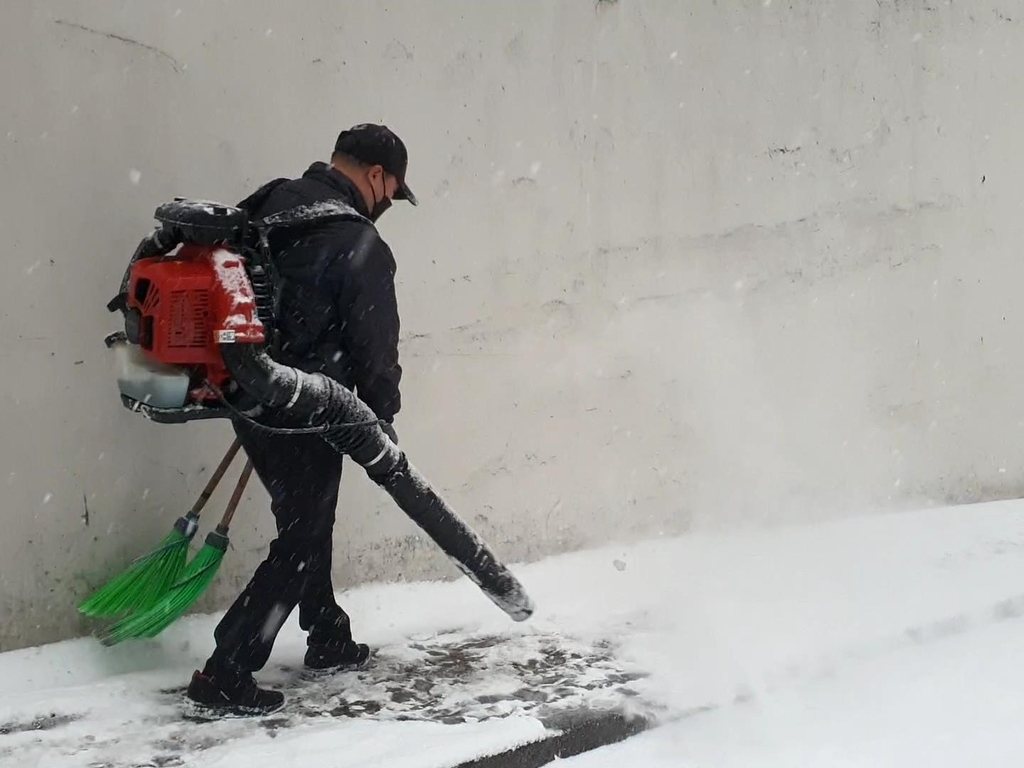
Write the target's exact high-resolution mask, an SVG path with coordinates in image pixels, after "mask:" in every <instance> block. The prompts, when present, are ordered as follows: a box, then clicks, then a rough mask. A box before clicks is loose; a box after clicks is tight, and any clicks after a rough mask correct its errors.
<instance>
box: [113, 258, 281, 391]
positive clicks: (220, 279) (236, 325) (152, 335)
mask: <svg viewBox="0 0 1024 768" xmlns="http://www.w3.org/2000/svg"><path fill="white" fill-rule="evenodd" d="M127 307H128V314H129V316H131V315H136V313H137V315H136V319H137V322H138V330H137V336H138V338H137V339H132V341H135V342H136V343H137V344H138V345H139V346H140V347H141V348H142V350H143V351H144V352H145V354H146V355H148V356H149V357H151V358H152V359H154V360H157V361H159V362H161V363H166V364H168V365H178V366H184V367H188V368H191V369H193V370H194V374H195V376H194V380H195V381H196V382H202V381H203V380H204V379H206V380H209V381H210V382H211V383H212V384H214V385H216V386H217V387H220V388H223V387H224V386H225V385H226V384H227V383H228V382H229V381H230V379H231V376H230V374H229V373H228V370H227V369H226V368H225V367H224V362H223V359H222V357H221V354H220V345H221V344H239V343H241V344H259V343H262V342H263V341H264V329H263V324H262V323H261V322H260V320H259V317H258V316H257V314H256V297H255V294H254V293H253V290H252V283H251V282H250V281H249V276H248V275H247V274H246V271H245V265H244V258H243V257H242V256H240V255H239V254H237V253H234V252H232V251H229V250H227V249H225V248H222V247H217V246H206V245H195V244H187V245H183V246H182V247H181V248H180V249H179V251H178V252H177V253H176V254H174V256H173V257H170V258H168V257H166V256H164V257H158V258H149V259H140V260H139V261H137V262H135V263H134V264H133V265H132V267H131V274H130V277H129V283H128V297H127ZM192 394H193V397H195V398H196V399H212V393H210V392H208V391H204V390H202V387H201V386H199V387H198V389H197V390H196V391H194V392H193V393H192Z"/></svg>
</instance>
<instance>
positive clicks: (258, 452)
mask: <svg viewBox="0 0 1024 768" xmlns="http://www.w3.org/2000/svg"><path fill="white" fill-rule="evenodd" d="M407 166H408V153H407V151H406V148H405V145H404V144H403V143H402V141H401V140H400V139H399V138H398V137H397V136H396V135H395V134H394V133H392V132H391V131H390V130H389V129H388V128H386V127H385V126H381V125H369V124H364V125H358V126H355V127H353V128H352V129H350V130H346V131H343V132H342V133H341V134H340V135H339V136H338V139H337V142H336V144H335V149H334V153H333V155H332V156H331V162H330V164H327V163H323V162H315V163H313V164H312V165H311V166H310V167H309V168H308V170H306V172H305V173H304V174H303V175H302V177H301V178H298V179H294V180H287V179H277V180H274V181H271V182H269V183H268V184H265V185H264V186H263V187H261V188H260V189H259V190H257V191H256V192H255V193H253V194H252V195H251V196H250V197H248V198H246V199H245V200H243V201H242V202H241V203H240V204H239V206H240V207H242V208H245V209H246V210H247V211H248V212H249V215H250V217H252V218H262V217H264V216H268V215H270V214H273V213H277V212H280V211H283V210H287V209H291V208H295V207H297V206H301V205H307V204H310V203H316V202H321V201H328V200H334V201H341V202H344V203H346V204H348V205H349V206H351V207H352V208H354V209H355V210H356V211H357V212H358V213H360V214H362V216H364V217H366V219H368V220H369V221H356V220H352V221H340V222H339V221H336V222H330V223H326V224H319V225H315V226H313V227H312V228H310V229H308V230H304V231H303V232H301V233H299V234H294V233H293V234H288V233H287V231H285V235H284V236H287V237H288V238H290V239H289V240H286V241H282V242H273V241H272V242H271V251H272V254H273V260H274V263H275V265H276V266H277V269H278V272H279V277H280V288H281V303H280V309H279V312H278V317H277V327H278V329H279V330H280V351H279V352H278V353H277V357H278V359H279V360H280V361H281V362H283V363H285V364H287V365H291V366H294V367H296V368H300V369H302V370H305V371H311V372H312V371H320V372H323V373H324V374H326V375H328V376H331V377H332V378H334V379H336V380H338V381H339V382H341V383H342V384H344V385H345V386H348V387H350V388H351V389H353V390H355V392H356V393H357V394H358V395H359V397H360V398H361V399H362V400H363V401H364V402H365V403H366V404H367V405H368V406H370V408H372V409H373V411H374V412H375V414H376V415H377V417H378V418H379V419H380V420H381V422H382V426H383V427H384V429H385V431H386V432H388V434H389V436H390V437H391V438H392V439H393V440H394V441H395V442H397V436H396V435H395V431H394V427H393V425H392V422H393V420H394V417H395V415H396V414H397V413H398V411H399V409H400V407H401V398H400V393H399V382H400V380H401V375H402V369H401V366H400V365H399V363H398V335H399V318H398V307H397V302H396V299H395V284H394V275H395V271H396V265H395V260H394V257H393V256H392V253H391V250H390V249H389V248H388V246H387V245H386V244H385V242H384V241H383V240H382V239H381V237H380V235H379V234H378V232H377V230H376V228H375V226H373V224H371V223H370V222H376V221H377V220H378V219H379V218H380V216H381V215H382V214H383V213H384V212H385V211H386V210H387V209H388V208H390V207H391V201H392V200H407V201H409V202H410V203H412V204H413V205H416V204H417V200H416V197H415V196H414V195H413V193H412V192H411V191H410V189H409V187H408V186H407V185H406V182H405V173H406V168H407ZM274 424H275V425H277V426H282V427H288V426H295V425H289V424H288V423H287V422H284V421H281V422H274ZM233 426H234V429H235V432H236V434H237V435H238V437H239V439H240V441H241V443H242V446H243V448H244V449H245V451H246V453H247V454H248V456H249V458H250V459H251V461H252V462H253V468H254V470H255V471H256V473H257V475H258V476H259V478H260V480H261V481H262V482H263V485H264V486H265V487H266V489H267V492H268V493H269V494H270V498H271V510H272V512H273V514H274V517H275V519H276V523H277V531H278V536H277V538H276V539H275V540H274V541H273V542H272V543H271V545H270V552H269V554H268V556H267V559H266V560H264V561H263V563H262V564H261V565H260V566H259V568H257V570H256V572H255V574H254V575H253V577H252V580H251V581H250V582H249V584H248V586H247V587H246V589H245V591H243V592H242V594H241V595H240V596H239V597H238V599H237V600H236V601H235V603H234V604H233V605H232V606H231V607H230V608H229V609H228V611H227V613H226V614H225V616H224V618H223V620H222V621H221V622H220V624H219V625H218V626H217V628H216V630H215V632H214V637H215V639H216V649H215V650H214V652H213V654H212V655H211V656H210V658H209V660H208V661H207V663H206V666H205V667H204V668H203V670H202V671H201V672H200V671H196V673H195V674H194V675H193V678H192V682H191V684H190V686H189V688H188V693H187V695H188V697H189V698H190V699H191V700H192V701H194V702H196V703H197V704H200V705H203V706H205V707H213V708H217V709H219V708H223V709H225V710H230V711H234V712H255V713H260V712H267V711H272V710H274V709H277V708H278V707H280V706H281V705H282V703H283V701H284V696H283V695H282V694H281V693H280V692H278V691H272V690H265V689H262V688H260V687H258V686H257V684H256V682H255V680H254V679H253V675H252V673H253V672H255V671H258V670H260V669H262V668H263V666H264V665H265V664H266V662H267V659H268V658H269V656H270V652H271V649H272V646H273V643H274V640H275V638H276V636H277V633H278V631H279V630H280V628H281V626H282V624H283V623H284V621H285V620H286V619H287V618H288V616H289V615H290V613H291V612H292V610H293V609H294V608H295V606H296V605H297V606H298V608H299V626H300V627H301V628H302V629H303V630H305V631H306V632H307V633H308V635H307V651H306V656H305V664H306V666H307V667H310V668H313V669H344V668H348V667H353V666H357V665H360V664H362V663H363V662H364V661H365V660H366V659H367V657H368V655H369V648H368V647H367V646H366V645H363V644H361V643H356V642H355V641H354V640H353V639H352V631H351V627H350V623H349V617H348V615H347V614H346V613H345V611H343V610H342V609H341V607H339V606H338V604H337V602H336V601H335V597H334V587H333V585H332V583H331V550H332V531H333V528H334V518H335V507H336V506H337V502H338V490H339V484H340V482H341V469H342V456H341V455H340V454H338V453H337V452H336V451H335V450H334V449H333V448H331V446H330V445H328V444H327V443H326V442H325V441H324V440H323V439H322V438H321V437H320V436H319V435H316V434H282V433H275V432H272V431H269V430H266V429H261V428H259V427H254V426H252V425H251V424H249V423H247V422H245V421H242V420H236V421H234V422H233Z"/></svg>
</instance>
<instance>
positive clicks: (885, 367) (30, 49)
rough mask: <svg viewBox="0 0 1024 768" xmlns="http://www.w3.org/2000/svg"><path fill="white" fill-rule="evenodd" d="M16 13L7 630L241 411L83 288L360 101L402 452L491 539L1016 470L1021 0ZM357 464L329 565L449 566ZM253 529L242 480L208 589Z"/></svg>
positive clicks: (264, 1) (233, 587)
mask: <svg viewBox="0 0 1024 768" xmlns="http://www.w3.org/2000/svg"><path fill="white" fill-rule="evenodd" d="M1018 17H1019V18H1018ZM0 18H2V21H3V23H2V24H0V93H2V98H0V134H5V135H4V136H0V178H2V179H3V182H2V185H0V221H2V224H3V235H4V248H3V254H4V255H3V257H2V258H3V266H4V279H3V280H2V281H0V311H2V334H0V395H2V396H0V425H2V429H3V438H2V440H0V514H2V517H3V521H4V531H5V534H4V536H3V537H2V538H0V649H9V648H13V647H18V646H22V645H27V644H31V643H38V642H44V641H50V640H55V639H59V638H63V637H68V636H72V635H75V634H80V633H84V632H86V631H88V630H89V628H90V627H89V625H88V624H87V623H85V622H83V621H80V620H79V618H78V617H77V615H76V613H75V609H74V606H75V604H76V602H77V601H78V600H79V599H80V598H82V597H83V596H84V595H85V594H87V593H88V591H89V590H90V589H91V588H93V587H95V586H96V585H98V584H99V583H101V582H102V581H103V580H104V579H105V578H107V577H109V576H110V575H111V574H112V573H113V572H115V571H116V570H117V569H119V568H121V567H123V566H124V564H125V563H126V561H127V559H128V558H131V557H133V556H135V555H136V554H138V553H140V552H141V551H144V550H145V549H146V548H147V547H148V546H149V545H150V544H151V543H152V542H154V541H156V540H158V538H159V537H161V536H162V535H163V534H164V533H165V532H166V530H167V529H168V526H169V525H170V523H171V521H173V519H174V518H175V517H176V516H177V515H178V514H180V513H181V512H182V511H183V510H185V509H186V508H187V507H188V505H189V504H191V503H192V500H193V498H194V497H195V495H196V494H197V493H198V491H199V490H200V488H201V487H202V485H203V483H204V481H205V479H206V477H207V476H208V473H209V471H210V469H211V466H212V465H214V464H215V463H216V461H217V459H218V458H219V455H220V453H221V452H223V450H224V449H225V448H226V446H227V445H228V443H229V442H230V436H229V431H228V428H227V426H226V425H224V424H204V425H189V426H187V427H166V426H157V425H153V424H148V423H146V422H144V421H143V420H141V419H139V418H137V417H133V416H132V415H131V414H129V413H127V412H126V411H124V410H123V409H122V407H121V405H120V403H119V401H118V398H117V395H116V386H115V384H114V380H113V374H112V370H111V367H110V360H109V359H108V355H107V354H106V350H105V349H104V347H103V344H102V338H103V336H104V335H105V334H106V333H107V332H109V331H111V330H115V329H116V328H117V317H116V316H113V315H109V314H108V313H107V312H106V310H105V308H104V304H105V302H106V301H107V299H108V298H110V296H111V295H112V294H113V292H114V290H115V288H116V284H117V281H118V279H119V278H120V275H121V272H122V270H123V267H124V264H125V260H126V259H127V258H128V256H129V255H130V254H131V252H132V250H133V248H134V246H135V244H136V243H137V241H138V239H139V238H140V237H141V235H142V234H143V233H145V232H146V231H147V230H148V228H149V227H150V226H151V223H152V219H151V214H152V211H153V209H154V208H155V207H156V205H157V204H159V203H161V202H163V201H165V200H167V199H168V198H170V197H171V196H174V195H188V196H194V197H204V198H214V199H221V200H224V201H227V202H234V201H236V200H238V199H240V198H241V197H242V196H244V195H245V194H247V193H248V192H249V191H250V190H251V189H252V188H253V187H254V186H255V185H257V184H259V183H262V182H263V181H264V180H266V179H268V178H271V177H274V176H278V175H297V174H299V173H301V172H302V170H303V169H304V168H305V167H306V165H307V164H308V163H309V162H311V161H312V160H315V159H323V158H325V157H326V156H327V154H328V153H329V151H330V147H331V144H332V142H333V139H334V136H335V135H336V133H337V131H338V130H340V129H341V128H342V127H344V126H346V125H349V124H352V123H355V122H362V121H364V120H382V121H386V122H387V123H389V124H390V125H392V126H393V127H394V128H395V129H396V130H397V131H398V132H399V133H400V134H401V135H403V137H405V139H406V141H407V143H408V145H409V147H410V150H411V155H412V163H411V171H410V182H411V183H412V185H413V186H414V188H415V189H416V190H417V191H418V193H419V194H420V196H421V198H422V205H421V206H420V207H419V208H418V209H412V208H410V207H409V206H401V205H400V206H396V208H395V209H394V210H393V211H392V212H390V213H389V214H388V215H387V216H386V217H385V218H384V220H383V222H382V228H383V231H384V233H385V236H386V237H387V238H388V239H389V241H390V242H391V244H392V246H393V247H394V249H395V252H396V254H397V257H398V261H399V263H400V272H399V302H400V305H401V309H402V317H403V324H404V338H403V343H402V359H403V363H404V364H405V366H406V370H407V379H406V384H405V388H404V394H405V403H406V408H405V411H404V412H403V414H402V415H401V416H400V418H399V420H398V428H399V431H400V433H401V437H402V444H403V447H405V448H406V449H407V450H408V451H409V453H410V456H411V457H412V459H413V461H414V462H415V463H416V464H417V465H419V466H420V468H421V469H422V470H423V471H424V473H425V474H426V475H427V476H428V477H429V478H430V479H431V480H432V482H434V483H435V484H436V485H437V486H438V487H439V489H441V490H442V492H443V493H444V494H445V495H446V496H447V497H448V498H449V499H450V500H451V501H452V502H453V504H454V505H455V506H456V508H457V509H459V510H460V511H461V512H462V513H463V514H464V515H465V516H466V517H467V518H468V519H469V520H470V521H471V522H472V524H473V525H474V526H476V527H477V528H479V529H480V530H481V532H482V533H484V534H485V535H486V536H487V537H488V538H489V539H490V540H491V541H492V542H493V543H494V544H495V546H496V547H497V549H498V551H499V552H500V553H501V554H502V555H503V556H505V557H506V558H508V559H510V560H517V559H527V558H536V557H539V556H541V555H543V554H545V553H550V552H555V551H559V550H565V549H570V548H575V547H580V546H584V545H588V544H592V543H596V542H604V541H608V540H610V539H613V538H616V537H622V538H626V537H635V536H641V535H655V534H658V533H662V532H665V533H668V532H679V531H685V530H688V529H695V528H708V527H714V526H723V525H737V524H742V525H750V524H754V525H758V524H771V523H777V522H787V521H793V520H806V519H813V518H815V517H821V516H826V515H836V514H844V513H848V512H853V511H859V510H861V509H865V508H868V507H875V508H887V507H891V506H895V505H901V504H902V505H906V504H919V503H930V502H957V501H966V500H974V499H981V498H993V497H1001V496H1014V495H1017V493H1018V491H1019V489H1020V488H1021V487H1022V486H1024V468H1022V459H1024V440H1022V439H1021V435H1022V429H1021V428H1022V425H1024V406H1022V405H1021V399H1020V398H1019V396H1018V392H1019V390H1020V387H1021V381H1022V375H1024V357H1022V352H1021V345H1020V344H1019V343H1018V337H1019V328H1020V326H1021V322H1022V320H1024V317H1022V310H1021V303H1020V302H1019V301H1018V300H1017V297H1018V295H1019V292H1020V281H1021V278H1022V277H1024V267H1022V265H1021V261H1020V259H1019V257H1018V253H1017V248H1018V244H1019V243H1020V242H1021V239H1022V238H1021V235H1022V234H1024V233H1022V229H1024V217H1022V216H1021V215H1020V212H1019V207H1020V205H1021V202H1022V198H1024V194H1022V191H1021V187H1022V185H1021V179H1022V178H1024V159H1022V158H1024V155H1022V153H1021V152H1020V146H1021V136H1022V135H1024V131H1022V128H1024V101H1021V100H1020V99H1019V98H1018V97H1017V95H1018V94H1020V93H1022V92H1024V91H1022V85H1024V83H1022V77H1024V76H1022V74H1021V72H1022V71H1024V68H1022V64H1024V61H1022V56H1024V54H1022V53H1021V47H1020V40H1021V39H1022V38H1021V35H1022V30H1024V27H1022V25H1024V17H1021V16H1020V13H1019V8H1018V7H1017V5H1016V4H1015V3H1012V2H1009V0H1003V1H1002V2H991V1H989V0H975V2H973V3H951V2H948V1H947V2H943V0H931V2H925V0H877V1H876V0H872V1H871V2H866V1H864V2H849V1H848V0H832V1H829V0H818V1H816V2H784V1H782V0H775V1H774V2H771V1H770V0H766V1H765V2H762V1H761V0H756V1H753V0H743V1H741V0H721V1H720V2H717V3H703V4H696V3H684V2H678V0H660V1H656V0H617V2H616V1H611V0H603V1H602V2H597V3H596V4H595V2H594V0H560V1H559V2H545V1H544V0H531V1H530V2H516V3H486V4H485V3H478V2H472V1H471V0H462V1H461V2H459V1H457V0H437V1H435V2H430V3H426V2H416V0H403V1H401V2H399V1H391V2H370V1H368V0H367V1H366V2H346V3H337V2H329V1H328V0H302V2H297V3H295V4H286V3H280V2H269V1H268V0H260V2H242V1H241V0H235V1H234V2H230V1H228V0H218V1H217V2H205V3H200V2H198V1H197V0H175V2H169V3H142V2H113V1H112V0H111V1H108V2H99V1H94V2H71V0H37V1H36V2H33V3H15V2H9V3H5V4H4V6H3V9H2V10H0ZM227 493H228V491H227V489H223V490H222V491H221V492H220V493H219V494H218V495H217V496H216V497H215V499H214V501H213V503H212V504H211V507H210V511H209V513H208V515H207V517H214V516H215V515H217V514H219V511H220V510H219V508H220V507H222V505H223V504H224V502H225V500H226V498H227ZM343 494H344V495H343V501H342V504H341V506H340V508H339V517H338V526H337V532H336V533H337V535H336V552H337V555H336V576H337V585H338V587H339V589H343V588H344V587H346V586H348V585H352V584H354V583H357V582H360V581H363V580H368V579H402V578H411V577H424V576H429V577H437V576H443V577H449V576H452V575H454V569H453V568H452V567H451V566H450V565H449V564H448V563H447V562H446V561H445V560H444V559H443V558H442V557H441V556H439V555H438V554H437V552H436V551H435V549H434V547H433V545H431V544H430V543H429V542H426V541H424V540H422V539H421V538H420V537H418V536H417V530H416V529H415V528H414V526H413V525H412V524H411V523H410V522H409V521H408V520H407V519H405V517H404V516H403V515H402V513H401V512H400V511H399V510H398V509H397V508H396V507H394V505H393V504H392V503H391V501H390V499H388V498H387V497H384V496H382V495H381V494H380V493H379V492H377V491H376V490H375V489H374V488H373V487H372V486H371V485H370V483H369V482H368V481H367V480H366V478H365V476H363V475H362V472H361V471H360V470H358V469H355V468H354V467H352V465H350V471H349V472H348V474H347V476H346V479H345V481H344V489H343ZM207 525H209V522H208V523H207ZM271 535H272V522H271V518H270V514H269V511H268V509H267V503H266V496H265V494H264V492H263V490H262V489H261V488H259V487H253V488H252V489H251V490H250V492H249V493H248V494H247V496H246V498H245V501H244V503H243V507H242V509H241V510H240V512H239V515H238V518H237V522H236V525H235V533H234V537H233V542H234V549H233V550H232V551H231V552H230V553H229V556H228V558H227V561H226V565H225V569H224V571H223V574H222V576H221V577H220V579H219V581H218V585H217V587H216V588H215V589H214V590H213V592H212V594H211V596H210V598H209V599H207V600H205V601H204V602H203V604H202V607H203V608H206V609H211V608H215V607H218V606H223V605H224V604H225V601H226V600H228V599H230V597H232V596H233V595H234V594H235V593H236V591H237V590H238V589H239V588H240V587H241V585H242V584H243V583H244V581H245V580H246V579H247V577H248V575H249V573H250V572H251V569H252V568H253V567H254V566H255V564H256V563H257V562H258V561H259V559H260V558H261V557H262V555H263V553H264V551H265V547H266V544H267V543H268V541H269V539H270V537H271ZM680 577H681V578H684V577H685V575H684V574H681V575H680ZM481 599H482V600H483V598H481ZM481 610H482V611H486V610H492V609H491V608H489V607H488V604H486V602H482V603H481ZM356 621H358V617H356Z"/></svg>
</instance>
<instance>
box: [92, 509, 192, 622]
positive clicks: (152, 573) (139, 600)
mask: <svg viewBox="0 0 1024 768" xmlns="http://www.w3.org/2000/svg"><path fill="white" fill-rule="evenodd" d="M189 541H191V536H186V535H185V534H183V533H182V532H181V531H179V530H177V529H174V530H172V531H171V532H170V533H169V534H167V536H166V537H164V539H163V541H161V542H160V544H159V545H158V546H157V547H156V548H154V549H153V550H152V551H151V552H149V553H148V554H145V555H143V556H142V557H140V558H139V559H138V560H136V561H135V562H134V563H133V564H132V565H131V567H129V568H128V569H127V570H125V571H124V572H123V573H121V574H119V575H118V576H115V577H114V578H113V579H111V580H110V581H109V582H107V583H106V584H104V585H103V586H102V587H100V588H99V589H97V590H96V591H95V592H93V593H92V595H90V596H89V597H88V598H87V599H86V600H85V601H83V602H82V604H81V605H79V606H78V610H79V611H81V612H82V613H84V614H85V615H87V616H93V617H111V616H119V615H121V614H124V613H127V612H129V611H140V610H146V609H148V608H151V607H152V606H153V605H154V604H156V602H157V601H158V600H159V599H160V598H161V597H162V596H163V595H164V593H165V592H166V591H167V590H168V589H169V588H170V586H171V585H172V584H173V583H174V582H175V581H177V579H178V577H179V576H180V574H181V572H182V570H183V569H184V567H185V560H186V558H187V556H188V545H189Z"/></svg>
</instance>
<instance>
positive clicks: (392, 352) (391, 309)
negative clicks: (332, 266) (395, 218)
mask: <svg viewBox="0 0 1024 768" xmlns="http://www.w3.org/2000/svg"><path fill="white" fill-rule="evenodd" d="M346 262H347V263H346ZM338 266H339V267H344V268H345V269H344V272H345V275H344V277H343V278H342V281H343V283H344V285H343V287H341V289H340V290H339V291H338V292H337V294H336V295H337V300H338V302H339V304H338V311H339V313H340V315H341V318H342V323H343V325H342V345H343V348H344V349H345V350H346V351H347V353H348V356H349V360H348V364H349V366H350V368H351V370H352V373H353V375H354V377H355V385H356V392H357V394H358V395H359V397H360V399H361V400H362V401H363V402H365V403H366V404H367V405H368V406H370V408H371V409H373V412H374V413H375V414H376V415H377V418H379V419H382V420H384V421H386V422H389V423H390V422H391V421H393V420H394V418H395V415H396V414H397V413H398V412H399V410H401V407H402V398H401V392H400V388H399V385H400V383H401V380H402V367H401V365H400V364H399V362H398V338H399V331H400V328H401V322H400V320H399V316H398V300H397V297H396V296H395V270H396V267H395V259H394V256H393V255H392V254H391V249H390V248H388V246H387V244H385V243H384V241H383V240H381V239H380V237H379V236H378V235H377V234H376V233H372V234H368V236H367V237H366V238H364V239H363V241H362V243H361V244H360V246H358V247H357V248H356V249H355V251H354V252H353V253H352V254H350V255H349V254H344V255H342V258H341V262H340V263H339V264H338Z"/></svg>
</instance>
